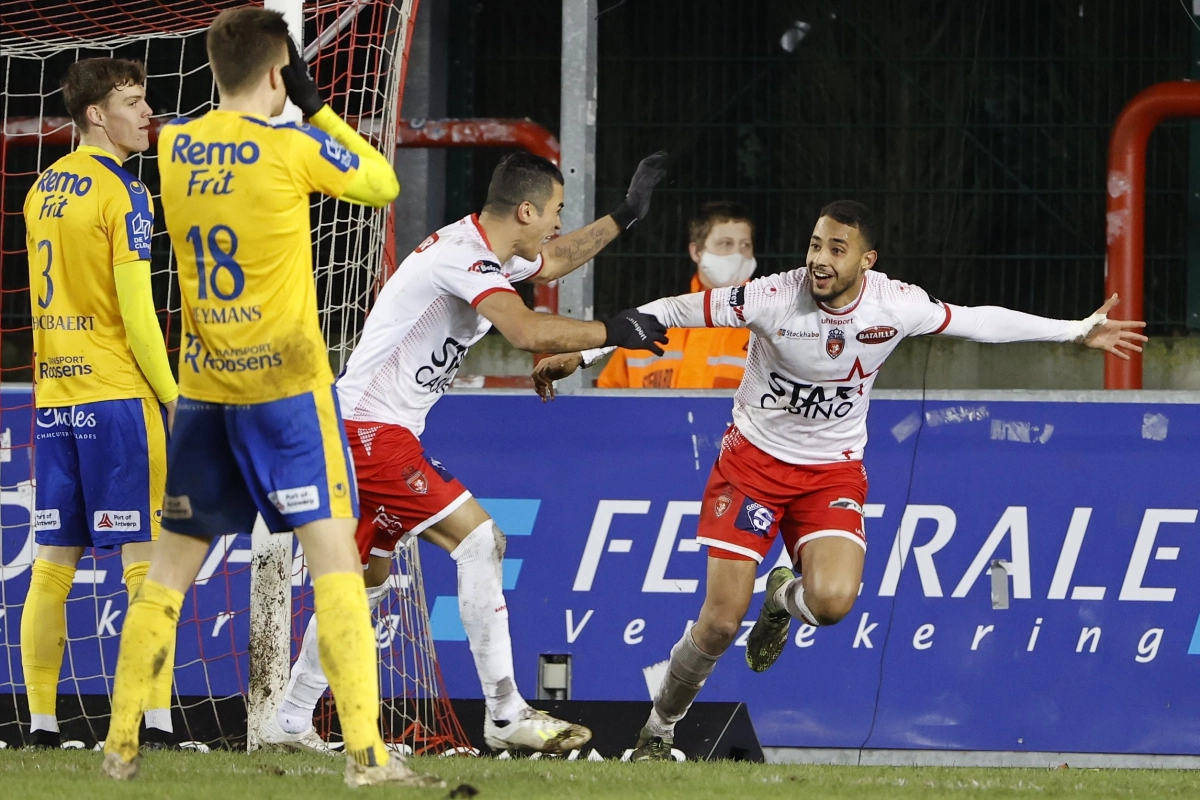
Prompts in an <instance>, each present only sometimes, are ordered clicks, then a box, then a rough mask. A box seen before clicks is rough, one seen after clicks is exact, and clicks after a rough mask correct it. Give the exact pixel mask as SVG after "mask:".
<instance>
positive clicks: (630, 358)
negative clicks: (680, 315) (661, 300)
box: [596, 276, 750, 389]
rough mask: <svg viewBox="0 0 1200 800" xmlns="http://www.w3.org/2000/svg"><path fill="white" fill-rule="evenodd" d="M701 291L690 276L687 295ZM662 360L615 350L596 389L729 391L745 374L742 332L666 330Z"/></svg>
mask: <svg viewBox="0 0 1200 800" xmlns="http://www.w3.org/2000/svg"><path fill="white" fill-rule="evenodd" d="M702 289H703V287H702V286H701V285H700V279H699V278H697V277H696V276H692V291H693V292H699V291H701V290H702ZM667 336H668V341H667V343H666V344H665V345H663V354H662V355H661V356H656V355H654V354H653V353H649V352H647V351H645V350H636V351H633V352H630V351H628V350H617V351H616V352H614V353H613V354H612V358H610V359H609V361H608V364H606V365H605V367H604V370H603V371H602V372H601V373H600V377H599V379H597V381H596V386H597V387H599V388H601V389H734V388H737V385H738V384H739V383H741V380H742V373H743V372H744V371H745V368H746V348H747V347H748V346H749V344H750V331H749V330H747V329H745V328H670V329H668V330H667Z"/></svg>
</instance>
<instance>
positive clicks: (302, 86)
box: [280, 36, 325, 117]
mask: <svg viewBox="0 0 1200 800" xmlns="http://www.w3.org/2000/svg"><path fill="white" fill-rule="evenodd" d="M287 41H288V65H287V66H286V67H284V68H283V69H282V70H280V72H281V73H282V74H283V86H284V88H285V89H287V96H288V99H289V100H291V101H292V102H293V103H295V104H296V107H297V108H299V109H300V112H301V113H302V114H304V116H306V117H311V116H312V115H313V114H316V113H317V112H318V111H320V110H321V109H322V108H323V107H324V106H325V101H324V100H322V99H321V93H320V92H319V91H317V82H316V81H314V80H313V79H312V78H311V77H309V74H308V64H307V63H306V62H305V61H304V56H303V55H301V53H300V48H298V47H296V43H295V42H294V41H293V40H292V37H290V36H289V37H287Z"/></svg>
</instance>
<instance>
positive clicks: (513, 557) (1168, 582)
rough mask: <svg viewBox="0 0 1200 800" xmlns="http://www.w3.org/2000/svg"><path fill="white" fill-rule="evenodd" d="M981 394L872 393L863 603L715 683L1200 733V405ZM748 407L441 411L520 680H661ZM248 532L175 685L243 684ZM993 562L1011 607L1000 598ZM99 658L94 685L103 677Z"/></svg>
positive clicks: (791, 735)
mask: <svg viewBox="0 0 1200 800" xmlns="http://www.w3.org/2000/svg"><path fill="white" fill-rule="evenodd" d="M964 397H966V396H965V395H961V396H949V395H947V394H945V393H939V394H936V395H932V396H931V397H930V398H925V399H921V398H920V397H915V398H914V399H907V398H905V399H876V400H874V401H873V402H872V409H871V416H870V423H869V430H870V437H871V442H870V444H869V446H868V447H867V455H866V461H865V464H866V468H867V471H868V474H869V476H870V494H869V496H868V505H867V506H866V508H865V511H866V516H867V537H868V542H869V547H868V552H867V561H866V570H865V573H864V576H863V586H862V589H861V592H860V595H859V600H858V603H857V604H856V606H855V608H854V609H853V611H852V612H851V613H850V615H849V616H847V617H846V619H845V620H843V621H842V622H841V623H840V624H838V625H836V626H831V627H829V628H822V629H819V630H815V631H814V630H812V629H811V628H807V627H801V626H797V625H793V630H792V637H791V639H790V641H789V644H788V647H787V648H786V649H785V651H784V653H783V655H782V656H781V657H780V659H779V661H778V662H777V663H776V664H775V665H774V666H773V667H772V668H771V669H770V670H769V671H767V672H766V673H763V674H757V673H754V672H752V671H751V670H750V669H749V668H748V667H747V666H746V664H745V660H744V658H743V648H744V636H743V637H742V638H740V639H739V640H738V642H737V643H736V644H735V646H734V647H732V648H731V649H730V651H729V652H728V653H727V654H726V656H725V657H724V658H723V659H722V660H721V662H720V663H719V664H718V666H717V668H716V671H715V672H714V673H713V676H712V678H711V679H710V680H709V682H708V684H707V685H706V686H705V687H704V689H703V691H702V693H701V695H700V698H699V699H701V700H709V701H744V702H746V703H747V704H748V705H749V709H750V713H751V716H752V718H753V720H754V724H755V728H756V729H757V731H758V735H759V738H760V741H761V742H762V744H763V745H765V746H783V747H787V746H793V747H839V748H841V747H870V748H899V749H911V748H939V749H954V750H1006V751H1022V750H1028V751H1057V752H1068V751H1071V752H1104V753H1146V754H1150V753H1156V754H1190V755H1200V580H1197V579H1198V578H1200V521H1198V519H1197V514H1198V510H1200V406H1197V405H1187V404H1180V403H1156V402H1153V401H1151V402H1121V403H1115V402H1049V401H1039V400H1022V401H1014V400H1012V399H994V398H999V397H1001V395H999V394H994V395H988V396H986V398H987V399H978V398H976V399H964ZM4 398H5V406H6V410H5V412H4V418H3V421H2V422H0V426H2V427H3V428H6V429H9V430H10V431H11V436H12V437H13V440H12V444H13V445H14V447H13V449H12V450H10V451H9V452H8V460H7V461H5V462H4V463H3V465H2V469H3V476H2V477H3V491H4V506H3V541H2V548H3V549H0V570H3V571H2V572H0V603H3V610H4V612H5V616H4V617H3V618H0V641H3V642H4V646H5V647H6V648H8V649H9V653H10V655H12V657H10V658H7V659H0V685H3V684H4V683H7V682H10V681H12V680H13V679H14V678H17V677H19V676H17V675H16V674H13V673H10V672H9V670H13V671H14V672H15V671H16V669H17V667H18V661H19V660H18V659H16V658H15V645H16V642H17V640H18V638H19V637H18V630H19V624H18V620H19V614H20V602H21V598H22V597H23V596H24V591H25V589H26V587H27V584H28V571H27V567H25V568H22V566H21V565H22V564H27V563H28V562H27V559H28V556H29V548H28V547H27V544H26V542H27V538H28V531H27V526H28V512H27V511H24V510H23V507H22V506H21V502H23V501H22V497H25V495H22V494H21V492H22V491H25V492H26V495H27V494H28V490H27V489H26V490H22V489H21V488H20V487H19V486H18V485H17V484H18V483H19V482H20V481H27V480H28V474H29V473H28V463H27V462H25V463H21V459H23V458H28V455H27V454H28V448H25V449H24V450H22V449H20V448H19V447H17V445H18V444H19V443H20V441H21V434H22V431H24V432H25V436H26V439H27V436H28V433H27V432H28V430H29V429H30V428H29V425H30V421H29V417H28V413H29V412H28V411H25V412H24V413H25V417H24V419H22V418H21V416H20V415H21V411H19V410H16V409H14V406H16V405H19V404H20V403H18V402H15V400H16V399H17V398H16V396H15V395H14V394H13V393H12V392H5V394H4ZM24 398H25V399H24V401H23V402H25V403H27V402H28V394H25V396H24ZM730 407H731V402H730V399H729V398H728V397H711V396H694V397H689V396H633V395H629V396H624V397H614V396H606V395H585V396H572V397H560V398H559V399H558V400H557V401H555V402H553V403H550V404H541V403H540V402H538V400H537V399H536V398H534V397H532V396H523V395H514V394H478V395H476V394H461V395H459V394H451V395H449V396H447V397H445V398H443V400H442V401H441V402H440V403H439V404H438V405H437V406H436V407H435V408H434V410H433V412H432V413H431V415H430V418H429V425H428V427H427V429H426V432H425V434H424V436H423V437H422V439H423V442H424V444H425V446H426V449H427V451H428V453H429V455H430V456H431V457H433V458H436V459H438V460H439V461H441V462H443V463H444V464H445V465H446V466H447V467H448V468H449V470H450V471H451V472H453V473H454V474H455V475H456V476H457V477H458V478H460V479H461V480H462V481H463V482H464V483H465V484H466V485H467V486H468V487H469V488H470V489H471V490H472V492H473V493H474V494H475V495H476V496H477V497H479V498H481V502H483V504H484V505H485V507H487V508H488V509H489V511H490V512H491V513H492V514H493V515H494V516H495V518H496V520H497V523H498V525H499V527H500V528H501V529H503V530H504V531H505V533H506V534H507V535H508V549H507V554H506V562H505V568H504V581H505V590H506V598H507V601H508V607H509V611H510V618H511V626H512V638H513V645H514V650H515V664H516V669H517V678H518V683H519V684H520V688H521V689H522V691H523V692H524V693H525V694H526V695H527V696H532V695H533V693H534V689H535V681H536V674H537V659H538V655H539V654H544V653H555V654H557V653H570V654H571V655H572V687H571V697H572V699H577V700H648V699H649V697H650V687H651V686H653V685H654V683H655V681H657V680H658V679H659V677H660V676H661V674H662V669H663V665H662V662H663V661H664V660H665V659H666V658H667V657H668V654H669V650H670V648H671V645H672V644H673V643H674V642H675V641H676V640H678V638H679V636H680V635H681V633H682V632H683V631H684V630H685V629H686V627H687V625H688V624H690V622H691V621H693V620H694V619H695V618H696V615H697V613H698V611H699V608H700V604H701V602H702V599H703V593H704V575H705V561H706V554H705V552H704V549H703V548H702V547H700V546H699V545H698V543H697V542H696V541H695V539H694V537H695V530H696V521H697V514H698V513H699V499H700V497H701V493H702V489H703V487H704V484H705V481H706V479H707V477H708V472H709V469H710V467H711V465H712V463H713V461H714V459H715V458H716V455H717V448H718V446H719V442H720V438H721V434H722V433H723V431H724V430H725V428H726V426H727V424H728V423H729V420H730ZM22 426H24V427H22ZM421 546H422V548H423V549H422V557H423V568H424V576H425V590H426V596H427V598H428V602H429V606H430V612H431V625H432V630H433V635H434V638H435V640H436V646H437V653H438V659H439V662H440V664H441V669H442V673H443V675H444V676H445V679H446V683H447V687H448V689H449V692H450V695H451V696H452V697H478V696H479V684H478V680H477V678H476V676H475V670H474V666H473V662H472V660H471V654H470V650H469V648H468V645H467V642H466V637H465V634H464V633H463V630H462V626H461V624H460V623H459V621H458V614H457V600H456V597H455V592H456V588H455V587H456V581H455V574H454V565H453V562H452V561H451V560H450V559H449V558H448V557H447V556H446V555H445V554H444V553H443V552H441V551H440V550H437V549H436V548H434V547H431V546H428V545H425V544H422V545H421ZM248 547H249V538H248V537H247V536H237V537H229V538H228V539H222V540H219V542H218V546H217V547H216V548H215V549H214V551H213V555H211V557H210V559H209V561H210V563H211V570H210V572H209V575H214V573H219V574H220V575H221V576H223V579H222V580H221V581H216V580H212V581H211V582H210V583H209V584H206V585H204V586H201V587H200V588H199V589H198V590H197V592H196V594H195V598H196V608H195V609H193V610H192V612H194V613H195V614H196V616H198V617H200V618H202V619H203V620H206V622H205V623H204V625H201V626H200V627H199V630H200V633H199V634H198V635H196V636H189V637H184V636H182V635H181V637H180V642H179V657H178V663H180V664H181V665H183V666H181V667H180V669H179V671H178V673H177V691H178V692H179V693H180V694H203V693H205V692H209V691H212V692H214V693H215V692H219V691H227V690H228V691H233V692H236V691H239V689H241V690H244V684H245V675H246V671H245V664H244V657H242V659H240V660H236V659H235V660H231V661H230V662H229V664H228V665H227V666H225V667H223V668H220V669H217V668H214V667H213V666H212V665H213V664H214V663H217V662H216V661H214V659H216V658H218V657H219V656H220V655H221V654H222V653H224V652H230V653H232V652H240V653H244V652H245V649H246V648H245V637H246V636H247V635H248V633H247V627H248V621H247V617H248V614H247V613H246V608H247V605H248V599H247V595H248V588H247V587H248V573H247V572H246V570H245V565H246V561H248ZM779 555H780V548H779V546H778V545H776V549H775V551H773V552H772V554H771V555H770V556H769V557H768V558H767V560H766V561H765V562H764V563H763V565H762V567H761V569H760V581H759V586H758V591H759V593H758V594H757V596H756V599H755V602H754V604H753V605H752V606H751V620H752V619H753V616H754V615H755V614H756V612H757V605H758V603H759V602H760V600H761V596H762V595H761V591H762V585H763V583H764V579H765V575H766V573H767V572H768V571H769V570H770V569H771V567H772V566H774V565H775V564H776V563H777V558H778V557H779ZM996 562H1004V564H1003V571H1001V572H996V576H998V578H999V579H1000V581H1001V582H1002V583H1003V587H1002V588H1003V589H1004V591H1002V592H1000V594H1001V595H1007V597H1008V602H1007V603H1003V602H998V603H994V602H993V593H992V584H993V578H994V576H993V572H994V571H996V570H999V569H1000V568H999V567H996V566H995V563H996ZM110 573H115V574H108V575H107V577H106V578H105V580H104V581H100V582H99V583H104V584H106V587H107V588H106V589H105V591H106V592H108V593H109V594H111V608H110V609H108V611H107V613H108V614H109V615H110V618H109V624H108V627H107V628H105V627H104V626H101V625H98V622H103V614H104V613H105V609H104V608H103V607H102V606H103V604H102V603H92V604H75V606H76V607H75V608H74V609H73V611H72V615H73V616H72V617H71V618H70V619H69V625H70V629H71V631H72V633H71V635H72V637H75V636H77V635H82V634H83V633H84V632H90V631H92V630H97V629H100V632H101V633H102V634H103V636H102V638H101V639H99V640H98V641H99V643H98V644H95V645H92V647H93V648H94V650H93V652H92V653H91V655H90V656H89V654H88V651H86V650H80V651H78V652H76V653H75V657H74V659H73V661H72V663H73V664H74V668H75V670H76V673H77V675H79V676H80V677H81V678H83V677H86V676H100V675H103V674H104V672H111V668H109V669H107V670H103V669H101V668H100V667H99V666H95V665H92V666H89V665H88V663H87V662H88V658H89V657H91V658H94V659H101V658H103V659H105V660H106V662H107V663H108V664H109V665H111V664H112V663H114V660H115V659H114V657H115V652H116V650H115V646H116V638H115V634H116V633H117V632H119V627H120V625H119V621H120V617H119V612H120V611H121V610H123V608H124V602H125V601H124V597H123V592H122V589H123V587H122V586H121V585H120V575H119V568H118V569H116V570H115V571H114V570H110ZM224 576H228V577H224ZM99 583H98V584H97V586H99ZM79 591H81V592H82V591H86V592H87V593H88V594H91V593H92V591H93V589H92V587H81V588H80V589H79ZM191 602H192V600H189V603H191ZM1004 605H1007V607H996V606H1004ZM85 606H86V607H85ZM192 612H189V610H188V609H185V617H187V616H188V614H189V613H192ZM77 617H78V618H77ZM748 626H749V622H748V623H747V628H746V630H747V631H748ZM210 628H212V629H214V630H213V631H212V632H213V634H214V635H211V636H210V635H209V629H210ZM76 631H79V632H80V633H79V634H77V633H76ZM73 644H74V643H73ZM222 648H226V649H225V650H223V649H222ZM201 654H203V659H204V660H206V661H208V662H209V665H208V666H207V667H206V666H205V665H204V664H203V663H201V662H200V661H199V658H200V656H201ZM103 680H104V679H103V678H101V677H93V678H91V679H89V680H84V681H83V682H81V683H80V686H79V691H81V692H92V691H94V692H103V691H104V690H105V687H104V682H103Z"/></svg>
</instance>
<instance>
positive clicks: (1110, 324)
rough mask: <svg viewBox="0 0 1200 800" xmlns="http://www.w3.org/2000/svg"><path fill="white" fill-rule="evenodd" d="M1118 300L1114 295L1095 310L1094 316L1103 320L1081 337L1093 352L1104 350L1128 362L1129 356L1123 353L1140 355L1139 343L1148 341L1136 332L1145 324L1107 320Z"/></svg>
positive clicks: (1137, 321)
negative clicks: (1129, 352)
mask: <svg viewBox="0 0 1200 800" xmlns="http://www.w3.org/2000/svg"><path fill="white" fill-rule="evenodd" d="M1118 300H1119V298H1118V297H1117V295H1116V294H1114V295H1113V296H1112V297H1110V298H1108V300H1106V301H1105V303H1104V305H1102V306H1100V308H1098V309H1097V310H1096V314H1095V315H1098V316H1100V317H1103V319H1102V320H1101V321H1100V322H1097V323H1096V324H1095V325H1094V326H1092V329H1091V330H1090V331H1088V332H1087V333H1085V334H1084V335H1083V343H1084V344H1086V345H1087V346H1088V347H1090V348H1092V349H1094V350H1104V351H1106V352H1109V353H1112V354H1113V355H1114V356H1116V357H1117V358H1123V359H1125V360H1126V361H1128V360H1129V354H1128V353H1127V352H1125V351H1126V350H1128V351H1131V352H1134V353H1140V352H1142V347H1141V344H1140V343H1141V342H1145V341H1149V340H1148V339H1147V338H1146V337H1145V336H1143V335H1142V334H1140V333H1138V332H1137V331H1138V330H1139V329H1140V328H1144V327H1146V323H1145V322H1142V321H1140V320H1123V319H1108V316H1107V315H1108V312H1109V311H1110V310H1111V309H1112V308H1113V307H1114V306H1115V305H1116V304H1117V301H1118Z"/></svg>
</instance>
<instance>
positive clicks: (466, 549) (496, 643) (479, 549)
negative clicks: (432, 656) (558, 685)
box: [450, 519, 527, 721]
mask: <svg viewBox="0 0 1200 800" xmlns="http://www.w3.org/2000/svg"><path fill="white" fill-rule="evenodd" d="M504 545H505V540H504V534H503V533H501V532H500V530H499V529H498V528H496V527H495V525H494V524H493V523H492V520H490V519H489V520H488V521H487V522H484V523H483V524H482V525H480V526H479V527H478V528H476V529H475V530H473V531H471V532H470V533H469V534H467V537H466V538H465V539H463V540H462V541H461V542H459V544H458V547H456V548H454V551H453V552H452V553H450V557H451V558H453V559H454V561H455V563H456V564H457V565H458V615H459V617H461V618H462V624H463V629H464V630H465V631H466V632H467V641H468V642H469V643H470V645H471V655H473V656H474V657H475V670H476V671H477V672H478V673H479V682H480V684H482V686H483V698H484V703H485V704H486V705H487V713H488V716H489V717H491V718H492V719H493V720H495V721H503V720H512V719H516V718H517V717H518V716H519V715H520V713H521V712H522V711H523V710H524V709H525V708H527V705H526V703H525V699H524V698H523V697H521V694H520V692H518V691H517V679H516V677H515V675H514V670H513V657H512V639H511V638H510V637H509V633H508V605H507V604H506V603H505V600H504V569H503V566H502V563H503V560H504Z"/></svg>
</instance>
